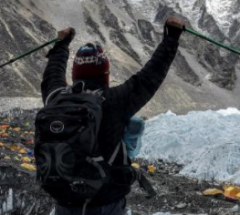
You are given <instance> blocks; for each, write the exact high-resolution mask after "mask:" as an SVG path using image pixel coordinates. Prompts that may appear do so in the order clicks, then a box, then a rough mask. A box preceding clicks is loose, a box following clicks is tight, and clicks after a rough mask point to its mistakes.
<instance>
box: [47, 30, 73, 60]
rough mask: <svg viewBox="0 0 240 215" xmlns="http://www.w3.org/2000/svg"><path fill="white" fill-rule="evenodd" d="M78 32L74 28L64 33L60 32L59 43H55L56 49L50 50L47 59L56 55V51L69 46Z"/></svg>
mask: <svg viewBox="0 0 240 215" xmlns="http://www.w3.org/2000/svg"><path fill="white" fill-rule="evenodd" d="M75 34H76V32H75V29H74V28H68V29H65V30H62V31H59V32H58V39H59V41H58V42H56V43H55V45H54V47H53V48H52V49H50V50H49V52H48V54H47V55H46V57H47V58H49V57H50V56H51V55H52V54H54V53H55V51H56V50H57V49H58V48H59V47H62V46H64V45H67V46H69V44H70V43H71V42H72V40H73V38H74V36H75Z"/></svg>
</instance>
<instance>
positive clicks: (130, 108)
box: [42, 20, 183, 215]
mask: <svg viewBox="0 0 240 215" xmlns="http://www.w3.org/2000/svg"><path fill="white" fill-rule="evenodd" d="M182 27H183V26H182V24H181V23H179V22H177V21H176V20H169V23H168V24H166V25H165V33H164V40H163V42H162V43H161V44H160V45H159V47H158V48H157V50H156V51H155V53H154V54H153V56H152V58H151V59H150V60H149V61H148V63H147V64H146V65H145V67H143V69H142V70H141V71H140V72H138V73H137V74H135V75H133V76H132V77H131V78H130V79H129V80H127V81H126V82H125V83H124V84H122V85H120V86H117V87H113V88H109V62H108V59H107V57H106V56H105V55H104V53H103V50H102V48H101V47H100V46H97V45H94V44H86V45H85V46H83V47H81V48H80V49H79V51H78V53H77V55H76V57H75V60H74V66H73V72H72V78H73V82H74V83H77V82H81V83H82V86H84V87H83V90H84V91H88V90H89V91H94V90H97V89H100V91H101V96H102V97H104V99H105V100H104V102H103V103H102V113H103V117H102V121H101V126H100V130H99V133H98V143H99V148H100V151H101V153H102V156H103V157H104V160H105V161H107V162H109V163H110V164H111V165H112V166H114V167H115V169H116V170H118V171H113V174H112V175H113V180H112V182H111V183H108V184H106V185H105V186H104V187H102V188H101V190H100V191H99V192H98V193H97V195H96V196H95V197H94V198H93V199H92V201H91V202H90V203H89V204H88V205H87V210H86V215H88V214H89V215H90V214H106V215H107V214H108V215H112V214H115V215H121V214H123V207H124V205H125V200H124V197H125V196H126V195H127V194H128V193H129V192H130V186H131V184H132V183H133V182H134V177H135V173H134V172H131V170H129V169H128V167H129V166H130V160H129V159H128V158H127V152H126V146H125V144H124V143H123V142H122V137H123V134H124V130H125V127H126V125H127V123H128V122H129V120H130V118H131V117H132V116H133V115H134V114H135V113H137V112H138V111H139V110H140V109H141V108H142V107H143V106H144V105H145V104H146V103H147V102H148V101H149V100H150V99H151V98H152V96H153V95H154V94H155V92H156V91H157V89H158V88H159V86H160V85H161V83H162V82H163V80H164V79H165V77H166V75H167V72H168V70H169V67H170V65H171V63H172V61H173V59H174V57H175V54H176V52H177V47H178V39H179V37H180V35H181V32H182ZM73 37H74V34H73V33H71V32H70V30H66V31H62V32H60V34H59V38H60V39H62V40H61V41H60V42H58V43H57V44H56V45H55V47H54V48H53V49H52V50H51V51H50V52H49V54H48V58H49V62H48V65H47V67H46V70H45V72H44V75H43V82H42V96H43V102H44V103H45V102H46V100H47V98H48V97H49V95H51V94H52V92H54V91H55V90H57V89H59V88H64V87H66V86H67V84H66V77H65V76H66V66H67V60H68V56H69V50H68V45H69V43H70V42H71V40H72V39H73ZM79 93H81V91H79ZM118 167H119V169H118ZM124 167H126V168H124ZM82 210H83V202H73V203H66V204H64V203H62V202H61V205H58V206H57V208H56V215H63V214H64V215H67V214H76V215H80V214H82Z"/></svg>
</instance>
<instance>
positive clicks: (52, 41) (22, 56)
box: [0, 38, 59, 68]
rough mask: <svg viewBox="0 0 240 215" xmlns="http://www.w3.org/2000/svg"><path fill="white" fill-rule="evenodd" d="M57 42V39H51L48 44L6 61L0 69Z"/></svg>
mask: <svg viewBox="0 0 240 215" xmlns="http://www.w3.org/2000/svg"><path fill="white" fill-rule="evenodd" d="M58 41H59V39H58V38H55V39H53V40H50V41H48V42H46V43H44V44H42V45H41V46H38V47H36V48H34V49H32V50H30V51H28V52H26V53H23V54H21V55H20V56H18V57H16V58H13V59H11V60H10V61H8V62H6V63H4V64H2V65H0V68H3V67H4V66H7V65H9V64H11V63H13V62H15V61H17V60H19V59H21V58H24V57H26V56H28V55H30V54H32V53H34V52H36V51H38V50H40V49H42V48H44V47H45V46H48V45H50V44H52V43H56V42H58Z"/></svg>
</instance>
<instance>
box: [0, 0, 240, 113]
mask: <svg viewBox="0 0 240 215" xmlns="http://www.w3.org/2000/svg"><path fill="white" fill-rule="evenodd" d="M223 2H224V3H223ZM0 4H1V8H2V9H1V12H0V27H1V37H2V38H1V41H4V43H1V44H0V47H1V50H3V51H2V52H1V53H0V58H1V62H3V61H5V60H7V59H9V58H10V57H12V56H13V55H14V56H15V55H17V54H19V53H21V52H24V51H26V50H28V49H30V48H31V47H34V46H36V45H37V44H41V43H43V42H44V41H47V40H49V39H50V38H54V37H56V33H55V32H56V30H60V29H63V28H65V27H69V26H72V27H74V28H76V30H77V36H76V38H75V40H74V42H73V43H72V45H71V53H72V55H71V58H70V61H69V66H68V69H69V74H70V71H71V64H72V60H73V56H74V53H75V52H76V50H77V49H78V47H79V46H80V45H82V44H84V43H86V42H92V41H97V42H99V43H101V44H102V45H103V46H104V48H105V49H106V52H107V55H108V57H109V58H110V60H111V84H112V85H117V84H120V83H122V82H124V81H125V80H126V79H127V78H128V77H129V76H131V75H132V74H134V73H135V72H136V71H138V70H139V69H141V67H142V66H143V65H144V63H145V62H146V61H147V60H148V59H149V57H150V55H151V54H152V52H153V50H154V48H155V47H156V45H157V44H158V43H159V42H160V41H161V39H162V33H163V24H164V22H165V20H166V19H167V17H168V16H170V15H171V16H176V17H178V18H180V19H181V20H183V21H184V22H185V23H186V26H187V27H189V28H192V29H195V30H198V31H200V32H202V33H204V34H206V35H207V36H210V37H212V38H214V39H216V40H218V41H220V42H224V43H226V44H231V45H232V46H235V47H237V46H238V41H239V37H240V31H239V30H238V25H239V22H240V21H239V7H240V4H239V3H238V2H237V1H227V0H224V1H220V0H217V1H214V2H213V1H211V0H202V1H197V0H191V1H189V0H179V1H174V0H152V1H144V0H121V1H119V0H101V1H96V0H88V1H84V0H68V1H65V2H64V1H62V2H58V1H54V0H50V1H49V0H41V1H40V0H10V1H7V0H3V1H1V3H0ZM223 5H224V6H223ZM46 50H47V49H45V50H43V51H42V52H38V53H36V54H34V55H32V56H31V57H28V58H25V60H23V61H19V62H17V63H15V64H13V65H12V66H8V67H6V68H5V69H1V70H0V72H1V77H2V82H1V83H0V86H1V88H2V90H1V96H38V95H39V86H40V79H41V74H42V72H43V70H44V66H45V63H46V61H45V59H44V54H45V53H46ZM239 68H240V65H239V62H238V56H237V55H236V54H233V53H230V52H228V51H225V50H223V49H220V48H218V47H216V46H215V45H212V44H210V43H209V42H206V41H203V40H201V39H199V38H197V37H196V36H193V35H190V34H188V33H184V34H183V35H182V37H181V40H180V48H179V52H178V54H177V57H176V59H175V61H174V63H173V65H172V67H171V70H170V72H169V75H168V77H167V79H166V81H165V82H164V84H163V86H162V87H161V89H160V90H159V92H158V93H157V94H156V95H155V97H154V99H153V100H152V101H151V102H150V103H149V104H148V105H147V106H146V107H145V108H144V109H143V110H142V112H141V114H146V115H150V116H152V115H155V114H158V113H161V112H165V111H167V110H169V109H170V110H172V111H174V112H177V113H186V112H188V111H190V110H205V109H218V108H226V107H229V106H234V107H237V108H239V106H240V99H239V96H238V94H239V91H240V85H239V83H240V82H239V80H238V76H239V74H238V71H239ZM69 82H70V76H69Z"/></svg>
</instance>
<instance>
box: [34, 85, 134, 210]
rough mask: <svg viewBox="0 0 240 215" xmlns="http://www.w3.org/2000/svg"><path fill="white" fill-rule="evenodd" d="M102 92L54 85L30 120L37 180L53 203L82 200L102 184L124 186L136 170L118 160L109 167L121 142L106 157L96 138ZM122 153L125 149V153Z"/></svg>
mask: <svg viewBox="0 0 240 215" xmlns="http://www.w3.org/2000/svg"><path fill="white" fill-rule="evenodd" d="M101 94H102V92H101V91H99V90H96V91H87V92H86V91H84V82H79V83H77V84H75V85H74V86H72V87H66V88H65V87H64V88H59V89H57V90H55V91H53V92H52V93H51V94H50V95H49V96H48V97H47V99H46V103H45V107H43V108H42V109H40V111H39V112H38V113H37V116H36V120H35V129H36V130H35V147H34V155H35V159H36V166H37V180H38V181H40V183H41V187H42V188H43V189H44V190H45V191H46V192H47V193H49V194H50V195H51V196H52V197H53V198H54V199H55V200H57V202H58V203H59V204H63V205H66V204H67V205H82V204H84V206H85V205H86V204H88V203H89V202H90V201H91V200H92V199H93V198H94V197H95V196H96V195H97V193H98V192H99V191H100V189H104V186H105V185H107V184H110V183H114V184H115V185H117V186H130V185H132V184H133V182H134V181H135V180H136V179H137V178H138V173H137V171H135V169H134V168H133V167H131V166H130V165H129V164H128V163H127V160H126V159H124V160H125V161H124V164H123V166H122V167H114V166H112V163H113V162H114V160H115V158H116V156H117V154H118V151H119V149H120V146H121V145H122V146H123V147H122V148H123V150H124V151H125V152H126V147H124V146H125V144H124V143H123V141H121V142H120V143H119V144H118V145H117V147H116V149H115V150H114V152H113V154H112V156H111V157H110V159H109V161H105V160H104V158H103V156H101V153H100V150H99V145H98V141H97V137H98V131H99V127H100V124H101V119H102V103H103V101H104V98H103V97H102V95H101ZM125 154H126V153H125Z"/></svg>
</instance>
